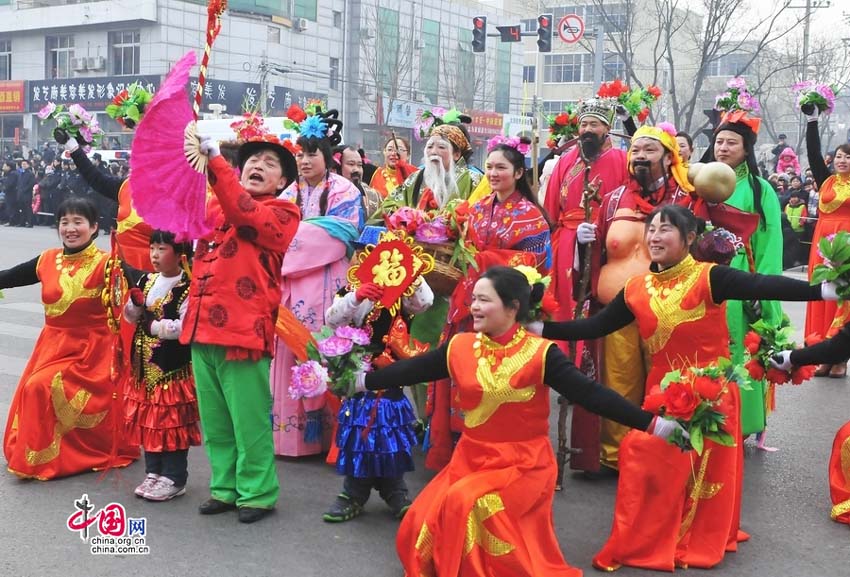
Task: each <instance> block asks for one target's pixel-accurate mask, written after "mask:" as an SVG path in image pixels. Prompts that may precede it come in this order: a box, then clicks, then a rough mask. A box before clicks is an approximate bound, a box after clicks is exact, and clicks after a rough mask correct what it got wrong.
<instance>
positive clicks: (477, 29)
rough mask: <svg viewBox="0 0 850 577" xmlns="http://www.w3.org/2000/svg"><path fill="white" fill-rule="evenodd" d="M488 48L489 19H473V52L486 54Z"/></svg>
mask: <svg viewBox="0 0 850 577" xmlns="http://www.w3.org/2000/svg"><path fill="white" fill-rule="evenodd" d="M486 48H487V17H486V16H476V17H475V18H473V19H472V51H473V52H484V50H485V49H486Z"/></svg>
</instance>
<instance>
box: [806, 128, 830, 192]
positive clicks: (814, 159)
mask: <svg viewBox="0 0 850 577" xmlns="http://www.w3.org/2000/svg"><path fill="white" fill-rule="evenodd" d="M806 154H807V155H808V157H809V168H811V169H812V176H814V177H815V182H817V183H818V188H820V187H821V186H823V183H824V181H826V179H827V178H829V169H828V168H827V167H826V163H825V162H824V161H823V154H822V152H821V149H820V133H819V132H818V123H817V121H815V122H807V123H806Z"/></svg>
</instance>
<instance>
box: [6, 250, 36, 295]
mask: <svg viewBox="0 0 850 577" xmlns="http://www.w3.org/2000/svg"><path fill="white" fill-rule="evenodd" d="M39 258H40V257H35V258H34V259H32V260H30V261H27V262H25V263H21V264H19V265H17V266H14V267H12V268H10V269H7V270H4V271H0V289H4V288H12V287H18V286H29V285H31V284H38V283H39V280H38V273H37V272H36V267H38V259H39Z"/></svg>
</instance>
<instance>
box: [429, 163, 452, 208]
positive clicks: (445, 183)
mask: <svg viewBox="0 0 850 577" xmlns="http://www.w3.org/2000/svg"><path fill="white" fill-rule="evenodd" d="M422 180H423V182H424V183H425V186H427V187H428V188H430V189H431V192H433V193H434V200H436V201H437V206H439V207H440V208H443V206H445V204H446V202H448V200H449V198H451V197H452V196H453V195H456V194H457V193H458V188H457V166H456V165H455V162H454V159H451V160H450V161H449V169H448V170H446V169H445V168H444V167H443V161H442V159H440V160H438V161H436V162H435V161H431V160H429V159H428V158H427V157H426V158H425V168H424V169H423V175H422Z"/></svg>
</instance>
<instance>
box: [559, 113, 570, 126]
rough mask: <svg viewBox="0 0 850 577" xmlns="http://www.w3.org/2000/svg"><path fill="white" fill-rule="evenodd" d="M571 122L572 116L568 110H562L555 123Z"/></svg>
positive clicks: (561, 124)
mask: <svg viewBox="0 0 850 577" xmlns="http://www.w3.org/2000/svg"><path fill="white" fill-rule="evenodd" d="M569 122H570V116H569V114H567V113H566V112H562V113H561V114H559V115H558V116H556V117H555V124H557V125H558V126H566V125H567V124H569Z"/></svg>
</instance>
